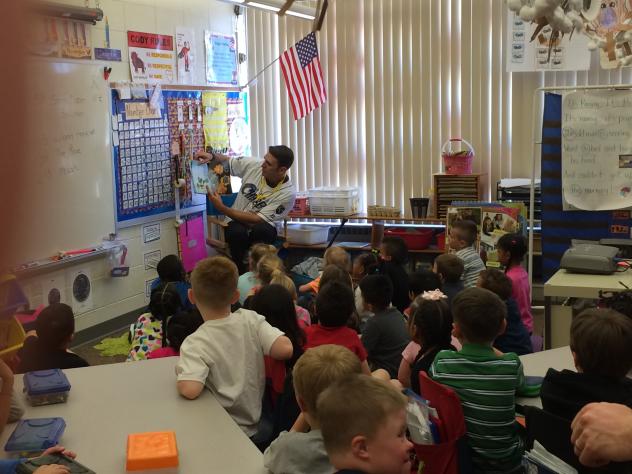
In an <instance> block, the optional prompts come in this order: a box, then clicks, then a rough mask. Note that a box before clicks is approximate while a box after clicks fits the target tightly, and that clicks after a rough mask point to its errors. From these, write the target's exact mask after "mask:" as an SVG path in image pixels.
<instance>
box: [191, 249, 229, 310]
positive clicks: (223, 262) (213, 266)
mask: <svg viewBox="0 0 632 474" xmlns="http://www.w3.org/2000/svg"><path fill="white" fill-rule="evenodd" d="M238 279H239V272H238V271H237V266H236V265H235V264H234V263H233V262H232V261H231V260H229V259H228V258H226V257H209V258H205V259H204V260H200V261H199V262H198V263H197V265H196V266H195V268H194V269H193V273H191V289H192V290H193V295H194V297H195V302H196V304H198V305H202V306H205V307H208V308H221V307H224V306H226V305H229V304H231V303H232V300H233V297H234V296H235V292H236V291H237V280H238Z"/></svg>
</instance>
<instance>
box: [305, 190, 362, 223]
mask: <svg viewBox="0 0 632 474" xmlns="http://www.w3.org/2000/svg"><path fill="white" fill-rule="evenodd" d="M359 206H360V190H359V189H358V188H354V187H348V186H347V187H345V186H341V187H338V188H332V187H323V188H314V189H310V190H309V207H310V212H311V213H312V214H313V215H324V216H344V215H350V214H356V213H357V212H358V207H359Z"/></svg>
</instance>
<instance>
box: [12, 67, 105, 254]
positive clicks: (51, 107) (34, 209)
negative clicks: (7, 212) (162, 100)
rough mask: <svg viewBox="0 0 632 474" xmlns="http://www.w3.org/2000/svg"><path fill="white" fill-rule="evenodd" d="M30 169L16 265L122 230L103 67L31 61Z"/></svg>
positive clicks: (26, 158)
mask: <svg viewBox="0 0 632 474" xmlns="http://www.w3.org/2000/svg"><path fill="white" fill-rule="evenodd" d="M26 67H27V71H26V72H27V73H26V74H25V75H24V77H25V80H26V82H27V97H26V108H27V111H28V116H29V122H28V129H27V135H26V141H25V144H24V147H23V149H22V150H21V152H20V153H19V157H16V159H20V160H23V164H24V169H25V170H26V171H27V172H26V173H25V174H26V176H25V177H24V182H23V188H22V189H23V193H24V194H23V195H24V198H23V199H21V201H20V204H19V206H20V207H21V209H18V215H19V216H20V218H19V219H16V221H18V222H19V223H18V224H17V229H15V230H16V231H18V232H19V234H18V235H19V236H20V244H21V245H19V251H17V252H16V253H15V255H13V256H12V257H13V259H14V261H13V262H9V263H10V264H21V263H25V262H28V261H31V260H36V259H41V258H44V257H49V256H51V255H53V254H55V253H56V252H58V251H61V250H72V249H79V248H84V247H89V246H94V245H97V244H100V243H101V242H102V240H103V238H104V237H107V236H108V235H109V234H110V233H113V232H114V231H115V224H114V195H113V179H112V157H111V148H110V145H111V143H110V124H109V117H110V114H109V113H108V110H109V88H108V87H107V83H106V81H105V80H104V79H103V66H102V65H98V64H94V63H80V62H60V61H59V60H55V61H48V60H42V59H38V60H30V61H29V62H28V63H27V65H26Z"/></svg>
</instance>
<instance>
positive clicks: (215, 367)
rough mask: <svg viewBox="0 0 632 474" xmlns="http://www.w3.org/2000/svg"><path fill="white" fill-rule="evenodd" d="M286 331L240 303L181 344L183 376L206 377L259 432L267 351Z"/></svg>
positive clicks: (246, 426)
mask: <svg viewBox="0 0 632 474" xmlns="http://www.w3.org/2000/svg"><path fill="white" fill-rule="evenodd" d="M282 335H283V333H282V332H281V331H279V330H278V329H277V328H275V327H273V326H271V325H270V324H269V323H268V322H267V321H266V320H265V318H264V317H263V316H261V315H260V314H257V313H255V312H254V311H250V310H247V309H239V310H237V311H236V312H234V313H232V314H230V316H228V317H226V318H223V319H218V320H212V321H206V322H204V324H202V325H201V326H200V327H199V328H198V329H197V331H195V332H194V333H193V334H191V335H190V336H189V337H187V338H186V339H185V340H184V342H183V343H182V346H181V347H180V360H179V361H178V363H177V365H176V375H177V376H178V381H180V380H193V381H196V382H201V383H203V384H205V385H206V387H207V388H208V389H209V390H210V391H211V393H213V395H214V396H215V398H216V399H217V401H219V403H220V405H222V406H223V407H224V409H226V411H227V412H228V414H229V415H230V416H231V417H232V418H233V420H235V422H236V423H237V424H238V425H239V427H240V428H241V429H242V430H243V431H244V432H245V433H246V434H247V435H248V436H252V435H254V434H255V433H256V432H257V424H258V423H259V419H260V418H261V399H262V398H263V392H264V389H265V366H264V362H263V356H264V355H269V354H270V348H271V347H272V344H273V343H274V341H275V340H276V339H277V338H278V337H279V336H282Z"/></svg>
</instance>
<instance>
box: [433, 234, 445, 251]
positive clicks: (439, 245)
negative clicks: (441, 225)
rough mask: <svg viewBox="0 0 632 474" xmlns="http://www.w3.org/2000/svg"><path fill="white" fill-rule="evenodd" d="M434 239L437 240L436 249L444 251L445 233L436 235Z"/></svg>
mask: <svg viewBox="0 0 632 474" xmlns="http://www.w3.org/2000/svg"><path fill="white" fill-rule="evenodd" d="M435 239H436V240H437V248H438V249H439V250H445V232H441V233H440V234H437V235H436V237H435Z"/></svg>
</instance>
